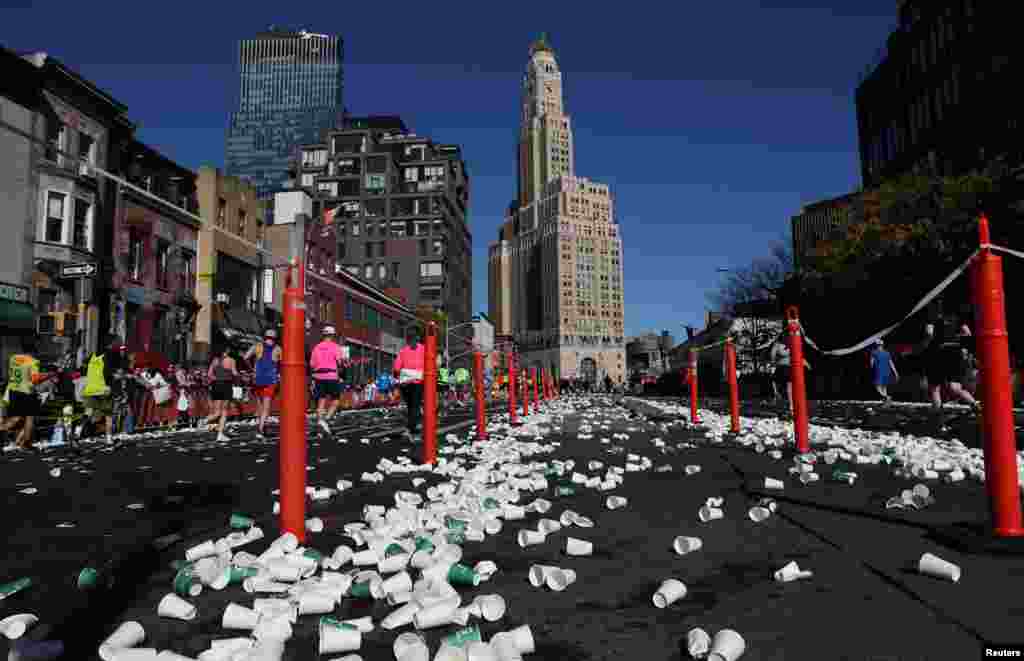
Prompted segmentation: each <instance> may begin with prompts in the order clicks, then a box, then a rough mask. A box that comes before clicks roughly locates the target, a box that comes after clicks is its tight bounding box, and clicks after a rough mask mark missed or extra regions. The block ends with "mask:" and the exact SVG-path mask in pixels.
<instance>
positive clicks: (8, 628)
mask: <svg viewBox="0 0 1024 661" xmlns="http://www.w3.org/2000/svg"><path fill="white" fill-rule="evenodd" d="M38 621H39V618H38V617H36V616H35V615H33V614H32V613H18V614H17V615H10V616H8V617H5V618H4V619H2V620H0V633H2V634H3V635H4V636H6V637H7V639H8V640H17V639H18V638H21V637H22V636H24V635H25V632H26V631H28V630H29V628H31V627H32V626H34V625H35V624H36V623H37V622H38Z"/></svg>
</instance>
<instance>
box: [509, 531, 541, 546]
mask: <svg viewBox="0 0 1024 661" xmlns="http://www.w3.org/2000/svg"><path fill="white" fill-rule="evenodd" d="M546 538H547V536H546V535H545V534H544V533H542V532H538V531H536V530H520V531H519V534H518V535H517V537H516V539H517V541H518V542H519V546H521V547H522V548H526V547H527V546H536V545H538V544H543V543H544V540H545V539H546Z"/></svg>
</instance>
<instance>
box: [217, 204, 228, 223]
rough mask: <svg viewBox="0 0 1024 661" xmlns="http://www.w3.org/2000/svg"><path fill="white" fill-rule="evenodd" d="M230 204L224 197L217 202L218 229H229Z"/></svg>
mask: <svg viewBox="0 0 1024 661" xmlns="http://www.w3.org/2000/svg"><path fill="white" fill-rule="evenodd" d="M227 225H228V202H227V200H225V199H224V198H223V197H222V198H220V199H218V200H217V227H219V228H221V229H227Z"/></svg>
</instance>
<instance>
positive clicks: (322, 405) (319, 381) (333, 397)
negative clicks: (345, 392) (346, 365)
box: [309, 326, 345, 434]
mask: <svg viewBox="0 0 1024 661" xmlns="http://www.w3.org/2000/svg"><path fill="white" fill-rule="evenodd" d="M344 359H345V354H344V351H343V350H342V348H341V345H339V344H338V342H337V331H335V330H334V326H324V329H323V331H322V332H321V340H320V342H319V343H318V344H317V345H316V346H315V347H313V352H312V353H311V354H310V358H309V366H310V369H312V371H313V382H314V383H315V384H316V398H317V408H316V417H317V423H318V424H319V425H320V428H321V429H323V430H324V433H325V434H330V433H331V428H330V426H329V425H328V424H327V419H329V418H331V417H333V416H334V414H335V413H336V412H337V411H338V406H339V405H340V404H341V381H340V380H339V378H338V366H339V365H340V364H341V362H342V361H343V360H344ZM328 406H329V409H328ZM325 411H327V415H326V417H325V416H324V412H325Z"/></svg>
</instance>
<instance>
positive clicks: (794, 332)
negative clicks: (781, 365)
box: [786, 305, 811, 454]
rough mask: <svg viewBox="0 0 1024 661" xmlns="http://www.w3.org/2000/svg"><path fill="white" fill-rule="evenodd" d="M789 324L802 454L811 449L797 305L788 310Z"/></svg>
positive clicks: (795, 413) (796, 431)
mask: <svg viewBox="0 0 1024 661" xmlns="http://www.w3.org/2000/svg"><path fill="white" fill-rule="evenodd" d="M786 318H787V319H788V321H787V323H788V325H789V362H790V370H791V375H790V381H791V382H792V388H793V433H794V435H795V436H796V451H797V452H799V453H800V454H803V453H805V452H810V451H811V442H810V437H809V435H808V426H807V386H806V383H805V382H804V341H803V337H802V336H801V334H800V313H799V311H798V310H797V308H796V306H795V305H793V306H790V307H789V309H787V310H786Z"/></svg>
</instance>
